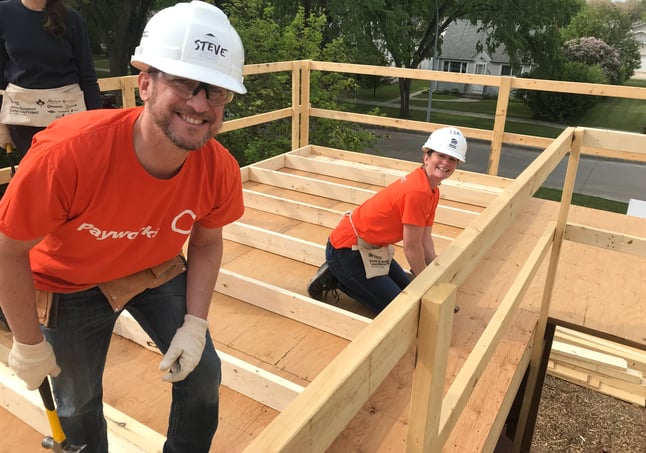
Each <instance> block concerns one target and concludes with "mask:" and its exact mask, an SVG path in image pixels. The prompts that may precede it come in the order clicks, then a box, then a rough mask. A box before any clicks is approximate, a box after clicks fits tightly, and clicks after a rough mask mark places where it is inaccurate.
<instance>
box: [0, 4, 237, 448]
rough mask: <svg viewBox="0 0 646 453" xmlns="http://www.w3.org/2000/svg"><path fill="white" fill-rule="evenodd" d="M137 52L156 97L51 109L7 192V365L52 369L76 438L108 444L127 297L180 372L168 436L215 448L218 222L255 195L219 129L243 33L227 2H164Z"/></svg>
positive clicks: (1, 284) (1, 259) (2, 233)
mask: <svg viewBox="0 0 646 453" xmlns="http://www.w3.org/2000/svg"><path fill="white" fill-rule="evenodd" d="M196 43H199V45H196ZM131 62H132V64H133V65H134V66H135V67H137V68H138V69H140V70H141V73H140V74H139V76H138V86H139V93H140V96H141V98H142V99H143V101H144V102H145V105H144V106H143V107H137V108H131V109H119V110H93V111H88V112H82V113H75V114H72V115H69V116H66V117H64V118H62V119H59V120H56V121H54V122H53V123H52V124H51V125H50V126H49V127H48V128H47V129H46V130H44V131H43V132H41V133H39V134H37V135H36V136H35V138H34V141H33V145H32V147H31V149H30V151H29V153H28V154H27V156H26V157H25V159H24V160H23V161H22V162H21V165H20V171H18V172H17V174H16V176H15V177H14V179H12V181H11V183H10V184H9V187H8V190H7V192H6V193H5V195H4V197H3V198H2V200H1V201H0V304H1V306H2V309H3V310H4V313H5V315H6V318H7V320H8V322H9V325H10V327H11V331H12V332H13V336H14V338H13V346H12V348H11V352H10V355H9V365H10V366H11V368H12V369H13V370H14V371H15V372H16V375H17V376H18V377H20V378H21V379H22V380H24V381H25V382H26V384H27V387H28V388H29V389H35V388H37V387H39V385H40V384H41V383H42V382H43V381H44V379H46V378H47V376H48V375H49V376H52V386H53V390H54V395H55V397H56V401H58V403H59V404H58V408H57V409H58V413H59V416H60V420H61V424H62V427H63V431H64V432H65V434H66V436H67V438H68V439H69V441H70V442H71V443H72V444H77V445H85V451H88V452H93V453H106V452H107V451H108V441H107V430H106V422H105V419H104V417H103V405H102V394H103V393H102V392H103V390H102V374H103V368H104V365H105V359H106V355H107V352H108V347H109V344H110V338H111V335H112V330H113V327H114V324H115V322H116V319H117V317H118V316H119V313H120V312H121V311H122V310H124V309H125V310H128V311H129V312H130V313H131V314H132V316H133V317H134V318H135V319H136V320H137V321H138V322H139V323H140V325H141V326H142V328H143V329H144V330H145V331H146V332H147V333H148V334H149V335H150V337H151V338H152V340H153V341H154V342H155V344H156V345H157V346H158V347H159V348H160V350H161V351H162V353H164V357H163V359H162V361H161V363H160V369H161V370H162V371H165V372H166V373H165V374H163V376H161V379H162V380H163V381H166V382H170V383H171V384H172V405H171V408H170V415H169V426H168V433H167V440H166V443H165V445H164V446H163V451H164V452H165V453H171V452H173V453H185V452H198V453H200V452H201V453H207V452H208V451H209V450H210V447H211V442H212V439H213V435H214V434H215V431H216V428H217V425H218V413H219V390H218V386H219V383H220V379H221V369H220V359H219V358H218V355H217V353H216V351H215V349H214V347H213V343H212V340H211V336H210V334H209V331H208V322H207V318H208V313H209V307H210V304H211V297H212V294H213V287H214V285H215V281H216V277H217V275H218V272H219V269H220V263H221V259H222V251H223V239H222V228H223V226H224V225H226V224H228V223H231V222H233V221H235V220H237V219H238V218H240V217H241V216H242V214H243V211H244V206H243V199H242V183H241V176H240V168H239V166H238V163H237V162H236V160H235V158H234V157H233V156H232V155H231V154H230V153H229V152H228V151H227V150H226V149H225V148H224V147H223V146H222V145H221V144H220V143H218V142H217V141H216V140H215V139H213V138H212V137H214V136H215V135H216V134H217V133H218V131H219V130H220V128H221V126H222V123H223V119H224V108H225V105H226V104H227V103H228V102H230V101H231V100H232V98H233V92H236V93H240V94H244V93H245V92H246V89H245V87H244V85H243V77H242V70H243V66H244V49H243V46H242V42H241V40H240V37H239V36H238V34H237V32H236V31H235V29H234V28H233V27H232V26H231V24H230V23H229V20H228V18H227V17H226V15H225V14H224V13H223V12H222V11H221V10H220V9H218V8H217V7H215V6H213V5H210V4H207V3H205V2H200V1H193V2H191V3H178V4H177V5H175V6H172V7H169V8H166V9H164V10H162V11H160V12H158V13H157V14H155V15H154V16H153V17H152V18H151V19H150V21H149V22H148V24H147V25H146V28H145V30H144V34H143V37H142V39H141V43H140V45H139V46H138V47H137V49H136V50H135V54H134V55H133V56H132V60H131ZM187 241H188V245H187V251H188V253H187V257H186V259H184V257H183V256H182V254H181V252H182V248H183V246H184V244H186V242H187ZM40 302H42V304H41V303H40ZM41 323H42V324H41ZM160 448H161V446H160Z"/></svg>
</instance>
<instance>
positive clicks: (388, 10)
mask: <svg viewBox="0 0 646 453" xmlns="http://www.w3.org/2000/svg"><path fill="white" fill-rule="evenodd" d="M581 3H582V0H524V1H522V2H518V1H513V0H470V1H456V0H435V1H430V2H429V1H427V0H354V1H352V2H347V1H346V0H328V9H329V12H330V14H332V15H333V16H334V17H335V20H337V21H339V23H342V24H343V34H344V36H345V35H346V34H351V35H352V39H353V40H354V41H356V42H361V43H362V44H361V48H366V47H370V46H372V47H374V48H376V49H377V50H378V51H379V52H381V53H382V54H384V55H386V56H387V57H388V58H389V60H390V62H391V63H392V64H393V65H394V66H397V67H401V68H417V67H418V66H419V64H420V63H421V62H422V61H424V60H425V59H428V58H430V57H431V56H432V55H433V50H434V47H435V41H436V37H438V41H440V42H441V38H439V37H440V36H441V34H442V33H443V32H444V30H446V28H447V27H448V26H449V25H450V24H451V23H452V22H454V21H456V20H457V19H468V20H469V21H471V22H472V23H473V24H479V26H480V27H481V28H482V29H483V30H486V31H487V32H488V36H489V38H488V39H487V41H486V42H484V43H480V45H482V46H486V47H487V48H489V49H490V50H493V49H495V48H497V47H498V46H500V45H504V46H505V48H506V49H507V53H508V54H509V55H510V57H511V60H512V61H511V63H512V66H514V67H516V68H517V67H519V66H520V64H521V63H522V62H523V61H524V60H528V59H531V60H532V61H536V60H540V59H545V49H546V48H547V49H550V48H558V47H559V46H560V42H558V43H557V44H555V43H554V40H555V39H556V38H557V36H558V35H557V34H556V33H555V32H554V29H555V28H556V29H558V28H559V27H561V26H564V25H565V24H566V23H567V21H568V20H569V18H570V17H572V16H573V15H574V14H575V13H576V12H577V11H578V9H579V8H580V6H581ZM474 50H475V49H474ZM410 82H411V81H410V80H408V79H402V80H400V81H399V88H400V90H399V91H400V100H401V104H400V105H401V107H400V116H401V117H402V118H407V117H408V116H409V110H410V104H409V96H410Z"/></svg>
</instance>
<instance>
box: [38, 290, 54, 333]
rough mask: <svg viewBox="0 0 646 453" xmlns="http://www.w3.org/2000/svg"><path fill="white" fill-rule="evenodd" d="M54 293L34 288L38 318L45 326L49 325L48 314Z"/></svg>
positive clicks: (52, 303) (50, 310) (49, 313)
mask: <svg viewBox="0 0 646 453" xmlns="http://www.w3.org/2000/svg"><path fill="white" fill-rule="evenodd" d="M54 296H55V294H54V293H52V292H51V291H41V290H39V289H37V290H36V311H37V312H38V320H39V321H40V323H41V324H42V325H44V326H46V327H51V326H50V323H49V321H50V315H51V314H52V311H53V310H52V307H53V305H54Z"/></svg>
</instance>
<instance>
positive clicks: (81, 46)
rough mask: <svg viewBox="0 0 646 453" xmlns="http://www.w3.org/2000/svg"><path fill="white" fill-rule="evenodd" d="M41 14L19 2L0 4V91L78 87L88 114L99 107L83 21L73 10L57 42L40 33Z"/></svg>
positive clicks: (42, 15) (41, 25)
mask: <svg viewBox="0 0 646 453" xmlns="http://www.w3.org/2000/svg"><path fill="white" fill-rule="evenodd" d="M44 21H45V13H44V12H42V11H32V10H30V9H28V8H26V7H25V6H24V5H23V4H22V2H21V1H20V0H6V1H0V88H5V87H6V86H7V83H13V84H14V85H18V86H20V87H22V88H30V89H38V88H57V87H61V86H64V85H70V84H73V83H78V84H79V85H80V87H81V89H82V90H83V94H84V97H85V106H86V108H87V109H88V110H91V109H97V108H101V107H102V102H101V95H100V92H99V86H98V83H97V80H96V72H95V70H94V61H93V59H92V52H91V50H90V42H89V38H88V33H87V27H86V25H85V21H84V20H83V18H82V17H81V15H80V14H79V13H78V11H76V10H74V9H71V8H70V9H69V12H68V14H67V20H66V25H67V30H66V32H65V35H64V36H63V37H60V38H57V37H55V36H53V35H51V34H50V33H49V32H47V31H45V30H44V29H43V24H44Z"/></svg>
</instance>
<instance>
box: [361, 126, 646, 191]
mask: <svg viewBox="0 0 646 453" xmlns="http://www.w3.org/2000/svg"><path fill="white" fill-rule="evenodd" d="M376 132H377V133H378V134H379V135H380V136H381V137H382V138H381V139H380V140H379V142H378V143H377V145H376V146H375V147H374V148H373V150H372V152H374V153H375V154H378V155H383V156H388V157H395V158H398V159H405V160H411V161H420V162H421V146H422V144H424V141H425V140H426V138H427V136H428V135H427V134H425V133H415V132H400V131H396V130H383V129H379V130H377V131H376ZM489 148H490V143H489V142H486V141H480V140H469V148H468V152H467V162H466V163H465V164H463V165H461V166H460V168H461V169H462V170H468V171H475V172H479V173H486V171H487V165H488V162H489ZM539 153H540V150H538V149H535V148H527V147H521V146H511V145H507V146H503V150H502V156H501V159H500V170H499V173H498V174H499V175H500V176H504V177H508V178H515V177H517V176H518V175H519V174H520V173H521V172H522V171H523V170H524V169H525V168H526V167H527V166H528V165H529V163H531V162H532V161H533V160H534V159H535V158H536V156H538V154H539ZM566 159H567V158H566ZM566 167H567V160H564V161H563V162H561V163H560V164H559V165H558V166H557V168H556V169H555V170H554V171H553V172H552V174H551V175H550V176H549V177H548V178H547V180H546V182H545V186H547V187H550V188H556V189H562V187H563V181H564V179H565V170H566ZM575 192H577V193H581V194H585V195H592V196H597V197H602V198H606V199H609V200H616V201H621V202H624V203H628V201H629V199H631V198H633V199H638V200H645V199H646V164H641V163H631V162H628V161H614V160H607V159H597V158H592V157H583V158H582V159H581V162H580V164H579V169H578V171H577V178H576V183H575Z"/></svg>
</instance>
